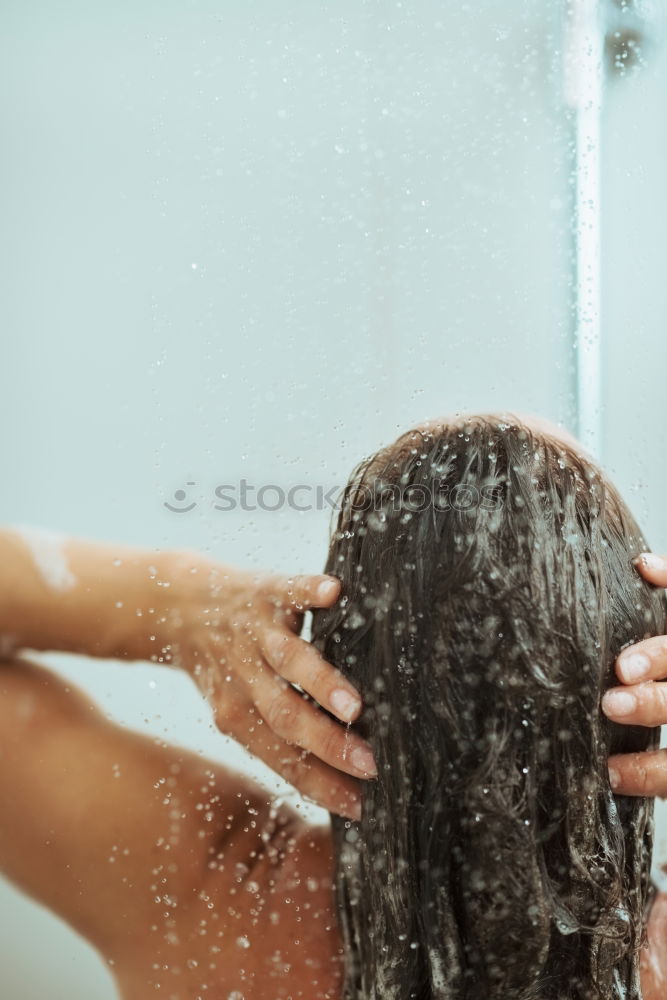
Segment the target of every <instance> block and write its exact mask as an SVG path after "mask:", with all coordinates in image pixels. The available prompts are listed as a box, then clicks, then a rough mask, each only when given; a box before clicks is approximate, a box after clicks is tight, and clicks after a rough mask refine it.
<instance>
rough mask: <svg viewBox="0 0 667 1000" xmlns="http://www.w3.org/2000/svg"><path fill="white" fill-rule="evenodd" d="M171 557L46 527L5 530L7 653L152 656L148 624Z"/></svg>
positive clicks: (1, 578) (0, 573) (1, 542)
mask: <svg viewBox="0 0 667 1000" xmlns="http://www.w3.org/2000/svg"><path fill="white" fill-rule="evenodd" d="M168 558H169V556H168V555H165V554H163V553H155V552H151V551H150V550H148V549H141V548H138V547H133V546H127V545H118V544H116V543H105V542H94V541H88V540H86V539H78V538H69V537H65V536H61V535H59V534H57V533H56V532H52V531H47V530H45V529H42V528H32V527H23V526H17V527H7V528H4V529H0V639H1V640H2V648H3V651H4V652H5V653H7V652H9V651H11V650H12V649H21V648H29V649H35V650H41V651H45V650H60V651H65V652H70V653H82V654H85V655H87V656H101V657H109V658H113V657H123V658H130V659H139V660H141V659H150V658H151V656H152V655H153V653H154V652H155V650H154V648H152V644H151V642H150V640H149V638H148V637H149V635H150V634H151V628H150V625H151V623H152V619H153V618H154V615H155V610H154V609H155V608H156V607H159V605H160V599H161V582H160V580H161V577H164V576H165V575H166V573H167V569H166V565H165V563H166V561H167V560H168ZM151 608H153V611H151Z"/></svg>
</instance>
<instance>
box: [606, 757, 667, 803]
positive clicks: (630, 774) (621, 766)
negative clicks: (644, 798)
mask: <svg viewBox="0 0 667 1000" xmlns="http://www.w3.org/2000/svg"><path fill="white" fill-rule="evenodd" d="M609 782H610V784H611V787H612V789H613V790H614V792H615V793H616V794H617V795H657V796H659V797H660V798H665V797H667V750H646V751H644V753H621V754H614V755H613V756H611V757H610V758H609Z"/></svg>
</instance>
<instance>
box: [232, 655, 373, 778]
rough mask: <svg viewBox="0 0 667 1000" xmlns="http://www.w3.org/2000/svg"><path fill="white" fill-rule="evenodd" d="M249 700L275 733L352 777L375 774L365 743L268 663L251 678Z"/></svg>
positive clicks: (371, 754)
mask: <svg viewBox="0 0 667 1000" xmlns="http://www.w3.org/2000/svg"><path fill="white" fill-rule="evenodd" d="M252 700H253V702H254V704H255V705H256V707H257V710H258V711H259V713H260V714H261V716H262V718H263V719H264V721H265V722H266V723H267V725H268V726H269V727H270V729H271V730H272V731H273V732H274V733H275V734H276V735H277V736H280V737H282V738H283V739H284V740H286V741H287V742H289V743H296V745H297V746H300V747H302V748H303V749H304V750H308V751H309V753H312V754H314V755H315V756H316V757H318V758H319V759H320V760H322V761H324V763H326V764H330V765H331V766H332V767H334V768H337V769H339V770H341V771H345V772H346V773H347V774H351V775H353V776H354V777H359V778H374V777H376V775H377V771H376V769H375V762H374V760H373V752H372V750H371V747H370V746H369V745H368V743H366V741H365V740H363V739H362V738H361V737H360V736H359V735H358V734H357V733H353V732H350V730H349V729H345V728H343V726H341V725H340V723H338V722H335V721H334V720H333V719H331V718H330V717H329V716H328V715H325V713H324V712H322V711H321V710H320V709H319V708H317V707H316V706H315V705H314V704H313V703H312V702H310V701H308V700H307V699H306V698H304V696H303V695H301V694H299V693H298V692H297V691H295V690H294V688H293V687H291V685H289V684H288V683H287V682H286V681H285V680H283V678H282V677H278V676H277V674H274V673H273V671H271V670H270V668H269V667H268V665H267V666H266V668H265V670H264V671H262V672H261V673H260V674H259V675H258V676H255V677H254V678H253V684H252Z"/></svg>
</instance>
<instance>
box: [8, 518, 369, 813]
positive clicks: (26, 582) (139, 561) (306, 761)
mask: <svg viewBox="0 0 667 1000" xmlns="http://www.w3.org/2000/svg"><path fill="white" fill-rule="evenodd" d="M339 588H340V584H339V582H338V581H337V580H336V579H335V578H333V577H328V576H323V575H319V576H300V577H295V578H290V577H280V576H272V575H266V574H257V573H253V572H250V571H244V570H239V569H236V568H235V567H231V566H225V565H222V564H220V563H216V562H214V561H212V560H210V559H208V558H206V557H205V556H203V555H201V554H199V553H197V552H194V551H188V550H168V551H165V552H159V553H156V552H152V551H150V550H146V549H140V548H135V547H131V546H123V545H118V544H115V543H102V542H93V541H87V540H83V539H76V538H63V537H60V536H58V535H56V534H54V533H51V532H47V531H43V530H41V529H32V528H29V529H23V528H14V529H11V528H10V529H5V530H2V531H0V640H2V641H1V643H0V653H2V652H4V653H5V655H7V654H8V653H10V652H12V651H17V650H20V649H23V648H27V649H33V650H42V651H44V650H61V651H68V652H74V653H83V654H86V655H88V656H101V657H109V658H118V659H129V660H151V661H153V662H155V663H159V664H163V665H165V666H172V667H177V668H182V669H184V670H185V671H186V672H187V673H188V674H189V676H191V677H192V679H193V681H194V682H195V683H196V684H197V686H198V687H199V689H200V690H201V691H202V693H203V694H204V695H205V697H206V698H207V700H208V701H209V704H210V706H211V708H212V710H213V713H214V717H215V721H216V723H217V725H218V727H219V728H220V730H221V731H222V732H223V733H225V734H226V735H229V736H232V737H234V739H236V740H238V741H239V742H240V743H242V744H243V746H245V747H246V749H248V750H249V751H250V752H251V753H254V754H256V755H257V756H258V757H260V759H261V760H263V761H264V762H265V763H266V764H268V765H269V766H270V767H271V768H273V770H274V771H276V773H278V774H279V775H280V776H281V777H283V778H286V779H287V780H288V781H289V782H290V783H291V784H293V785H294V787H295V788H297V789H298V790H299V791H300V792H301V793H302V794H303V795H305V796H307V797H310V798H311V799H312V800H313V801H315V802H316V803H318V804H319V805H322V806H324V807H325V808H326V809H330V810H331V811H333V812H339V813H343V814H344V815H350V816H352V817H353V818H357V816H358V812H359V802H360V795H359V789H358V784H359V782H358V780H357V779H358V778H367V777H373V776H374V774H375V770H374V764H373V759H372V753H371V750H370V747H369V746H368V745H367V744H366V743H365V741H364V740H362V739H361V738H360V737H359V736H358V735H356V734H355V733H353V732H349V731H348V732H346V730H345V729H344V728H343V726H341V725H340V724H339V722H337V721H336V720H335V719H333V718H332V717H331V716H330V715H328V714H326V713H325V712H323V711H321V709H320V708H319V706H320V705H321V706H323V707H324V708H326V709H327V710H328V711H330V712H331V713H334V714H335V715H336V716H337V718H338V719H340V720H341V721H343V722H349V721H351V720H353V719H354V718H356V716H357V715H358V713H359V711H360V709H361V701H360V699H359V697H358V694H357V692H356V691H355V689H354V687H353V686H352V685H351V684H350V682H349V681H348V680H347V679H346V678H345V677H344V676H343V675H342V674H341V673H340V671H338V670H336V669H335V668H334V667H332V666H330V665H329V664H327V663H325V662H324V661H323V660H322V658H321V657H320V655H319V653H318V652H317V651H316V650H315V649H314V648H313V647H312V646H311V645H310V643H308V642H305V641H304V640H303V639H301V638H299V636H298V632H299V630H300V627H301V622H302V619H303V613H304V611H305V610H306V609H308V608H310V607H328V606H329V605H330V604H332V603H333V602H334V601H335V600H336V599H337V596H338V592H339ZM294 685H298V687H299V688H300V689H301V691H299V690H297V688H296V687H295V686H294ZM339 698H342V700H337V699H339ZM313 699H314V701H315V702H316V704H314V703H313Z"/></svg>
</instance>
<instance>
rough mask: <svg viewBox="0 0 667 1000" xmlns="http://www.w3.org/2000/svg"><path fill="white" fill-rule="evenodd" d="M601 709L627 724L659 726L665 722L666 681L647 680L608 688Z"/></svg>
mask: <svg viewBox="0 0 667 1000" xmlns="http://www.w3.org/2000/svg"><path fill="white" fill-rule="evenodd" d="M602 711H603V712H604V713H605V715H606V716H608V717H609V718H610V719H613V720H614V721H615V722H622V723H626V724H627V725H629V726H661V725H662V724H663V723H665V722H667V683H661V682H660V681H647V682H646V683H645V684H633V685H632V687H621V688H618V687H615V688H610V690H609V691H607V692H606V694H605V695H604V697H603V699H602Z"/></svg>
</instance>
